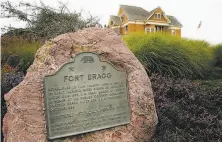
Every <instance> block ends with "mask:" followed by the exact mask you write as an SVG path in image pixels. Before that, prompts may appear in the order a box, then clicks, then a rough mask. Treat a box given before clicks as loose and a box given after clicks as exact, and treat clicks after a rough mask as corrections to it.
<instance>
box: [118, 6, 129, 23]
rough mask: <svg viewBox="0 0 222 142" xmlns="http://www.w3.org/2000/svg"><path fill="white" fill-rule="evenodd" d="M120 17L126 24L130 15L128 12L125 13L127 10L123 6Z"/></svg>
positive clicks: (120, 9)
mask: <svg viewBox="0 0 222 142" xmlns="http://www.w3.org/2000/svg"><path fill="white" fill-rule="evenodd" d="M118 17H120V20H121V22H122V24H125V23H127V22H128V19H129V18H128V16H127V14H126V13H125V11H124V10H123V8H121V7H120V8H119V12H118Z"/></svg>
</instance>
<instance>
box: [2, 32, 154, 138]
mask: <svg viewBox="0 0 222 142" xmlns="http://www.w3.org/2000/svg"><path fill="white" fill-rule="evenodd" d="M83 51H89V52H96V53H97V54H98V55H99V57H100V59H101V60H107V61H109V62H111V63H112V64H114V65H115V66H116V68H118V69H124V70H126V71H127V74H128V86H129V96H130V107H131V122H130V124H128V125H124V126H117V127H114V128H109V129H105V130H99V131H95V132H90V133H87V134H81V135H76V136H71V137H67V138H63V139H62V140H63V141H64V142H142V141H149V140H150V139H151V137H152V136H153V134H154V132H155V127H156V124H157V114H156V109H155V104H154V97H153V92H152V89H151V83H150V80H149V78H148V76H147V74H146V71H145V69H144V68H143V66H142V65H141V63H140V62H139V61H138V59H137V58H136V57H135V56H134V55H133V53H132V52H131V51H130V50H129V49H128V48H127V47H126V45H125V44H124V42H123V41H122V40H121V37H120V36H118V35H116V34H115V32H114V31H112V30H110V29H102V28H88V29H84V30H82V31H79V32H76V33H67V34H63V35H60V36H58V37H56V38H55V39H53V40H50V41H48V42H46V43H45V45H44V46H42V47H41V48H40V49H39V50H38V52H37V53H36V56H35V60H34V63H33V64H32V65H31V67H30V68H29V69H28V73H27V75H26V77H25V79H24V80H23V81H22V82H21V83H20V84H19V85H18V86H16V87H15V88H13V89H12V90H11V91H10V92H9V93H7V94H6V95H5V99H6V101H7V104H8V112H7V114H6V115H5V117H4V120H3V133H4V137H5V139H4V141H5V142H18V141H20V142H45V141H47V137H46V127H45V126H46V122H45V116H44V113H45V111H44V91H43V90H44V89H43V78H44V76H45V75H48V74H52V73H55V72H56V71H57V70H58V69H59V68H60V67H61V66H62V65H63V64H64V63H66V62H68V61H69V60H70V58H71V57H72V56H75V55H76V54H77V53H80V52H83Z"/></svg>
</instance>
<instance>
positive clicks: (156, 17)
mask: <svg viewBox="0 0 222 142" xmlns="http://www.w3.org/2000/svg"><path fill="white" fill-rule="evenodd" d="M154 17H155V19H161V18H162V14H161V13H155V15H154Z"/></svg>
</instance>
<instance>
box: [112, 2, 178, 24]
mask: <svg viewBox="0 0 222 142" xmlns="http://www.w3.org/2000/svg"><path fill="white" fill-rule="evenodd" d="M120 8H122V9H123V10H124V12H125V14H126V15H127V17H128V20H147V19H148V18H150V17H151V16H152V15H153V14H154V12H155V11H156V10H157V9H158V8H161V7H157V8H155V9H153V10H152V11H150V12H148V11H146V10H145V9H143V8H141V7H137V6H130V5H120ZM165 17H166V19H167V20H169V24H170V25H171V26H180V27H182V24H181V23H180V22H179V21H178V20H177V19H176V18H175V17H174V16H169V15H165ZM110 21H113V23H114V24H116V25H121V24H122V21H121V19H120V17H118V16H113V15H111V16H110Z"/></svg>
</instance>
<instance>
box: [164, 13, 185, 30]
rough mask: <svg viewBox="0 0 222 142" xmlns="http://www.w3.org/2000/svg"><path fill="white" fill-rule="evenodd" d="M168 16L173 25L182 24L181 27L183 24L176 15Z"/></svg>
mask: <svg viewBox="0 0 222 142" xmlns="http://www.w3.org/2000/svg"><path fill="white" fill-rule="evenodd" d="M167 18H168V19H169V20H170V22H171V23H170V25H171V26H180V27H182V26H183V25H182V24H181V23H180V22H179V21H178V20H177V19H176V18H175V17H174V16H170V15H167Z"/></svg>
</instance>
